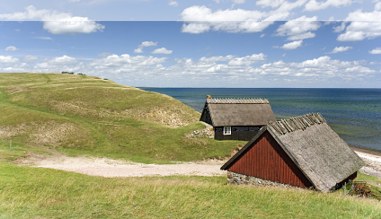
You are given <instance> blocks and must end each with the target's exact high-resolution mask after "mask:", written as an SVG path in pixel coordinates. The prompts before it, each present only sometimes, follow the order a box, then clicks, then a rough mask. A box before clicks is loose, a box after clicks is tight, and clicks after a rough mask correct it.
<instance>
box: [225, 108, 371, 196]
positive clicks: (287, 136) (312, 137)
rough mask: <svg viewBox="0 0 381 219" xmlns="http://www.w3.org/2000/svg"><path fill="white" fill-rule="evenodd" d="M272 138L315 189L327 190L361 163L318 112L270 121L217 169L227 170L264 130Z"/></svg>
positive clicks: (361, 164)
mask: <svg viewBox="0 0 381 219" xmlns="http://www.w3.org/2000/svg"><path fill="white" fill-rule="evenodd" d="M266 130H267V131H269V133H270V134H271V135H272V136H273V137H274V139H275V140H276V141H277V142H278V144H279V145H280V146H281V147H282V149H283V150H284V151H285V152H286V153H287V154H288V156H289V157H290V158H291V160H293V162H294V163H295V164H296V165H297V166H298V167H299V168H300V170H301V171H302V172H303V173H304V175H305V176H306V177H307V178H308V179H309V180H310V182H311V183H312V184H313V185H314V187H315V188H316V189H317V190H320V191H323V192H328V191H330V190H332V189H334V187H335V186H336V184H338V183H340V182H342V181H343V180H345V179H346V178H348V177H349V176H350V175H352V174H353V173H355V172H356V171H358V170H359V169H360V168H361V167H362V166H363V165H364V163H363V161H362V160H361V158H360V157H359V156H358V155H357V154H356V153H355V152H354V151H353V150H352V149H351V148H350V147H349V146H348V145H347V143H345V141H344V140H343V139H341V138H340V137H339V135H338V134H337V133H336V132H335V131H333V130H332V129H331V127H330V126H329V125H328V124H327V123H326V121H325V119H324V118H323V117H322V116H321V115H320V114H317V113H315V114H307V115H304V116H300V117H294V118H290V119H284V120H280V121H276V122H270V123H269V124H268V125H267V126H266V127H264V128H262V130H261V131H260V133H259V134H258V135H257V136H255V137H254V138H253V139H252V140H251V141H250V142H249V143H248V144H247V145H246V146H245V147H244V148H242V149H241V150H240V151H239V152H238V153H237V154H236V155H234V156H233V157H232V158H231V159H230V160H229V161H228V162H227V163H226V164H225V165H224V166H222V167H221V169H224V170H226V169H228V168H229V167H230V166H231V165H232V164H233V163H234V162H235V160H237V159H238V158H239V157H240V156H241V154H244V153H246V151H248V150H249V149H250V148H251V147H252V145H253V144H254V142H255V141H256V140H257V139H258V138H259V137H260V136H261V135H262V134H263V133H264V132H265V131H266Z"/></svg>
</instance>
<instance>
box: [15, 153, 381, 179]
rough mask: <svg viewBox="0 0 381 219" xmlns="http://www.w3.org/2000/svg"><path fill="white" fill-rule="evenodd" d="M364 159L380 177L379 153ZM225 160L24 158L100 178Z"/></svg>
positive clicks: (188, 169) (205, 170)
mask: <svg viewBox="0 0 381 219" xmlns="http://www.w3.org/2000/svg"><path fill="white" fill-rule="evenodd" d="M356 153H357V154H358V155H359V156H360V157H361V158H362V159H363V160H364V161H365V163H366V166H365V167H363V168H362V169H361V171H362V172H364V173H366V174H368V175H373V176H377V177H380V178H381V156H379V155H374V154H369V153H365V152H359V151H356ZM225 162H226V161H219V160H210V161H204V162H188V163H176V164H142V163H132V162H126V161H120V160H112V159H108V158H89V157H67V156H64V155H56V156H52V157H47V158H46V157H45V158H44V157H33V158H29V159H27V160H24V161H23V162H22V163H23V164H28V165H31V166H35V167H41V168H51V169H57V170H64V171H70V172H76V173H82V174H86V175H91V176H102V177H143V176H171V175H192V176H216V175H224V174H225V171H221V170H220V167H221V166H222V165H223V164H224V163H225Z"/></svg>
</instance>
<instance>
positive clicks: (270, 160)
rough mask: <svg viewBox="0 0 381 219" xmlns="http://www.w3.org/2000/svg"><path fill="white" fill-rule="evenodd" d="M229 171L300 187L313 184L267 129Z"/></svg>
mask: <svg viewBox="0 0 381 219" xmlns="http://www.w3.org/2000/svg"><path fill="white" fill-rule="evenodd" d="M253 145H254V146H253V147H251V148H250V149H249V151H247V152H246V153H245V154H243V155H242V156H241V157H240V158H238V160H237V161H236V162H235V163H234V164H233V165H232V166H231V167H230V168H229V171H231V172H235V173H240V174H244V175H247V176H254V177H257V178H261V179H266V180H271V181H275V182H280V183H283V184H289V185H293V186H298V187H303V188H305V187H311V186H312V184H311V183H310V182H309V180H308V179H307V178H306V177H305V176H304V174H303V173H302V172H301V171H300V169H299V168H298V167H297V166H296V165H295V164H294V163H293V162H292V160H291V159H290V158H289V157H288V155H287V154H286V153H285V152H284V151H283V149H282V148H281V147H280V146H279V145H278V143H277V142H276V141H275V140H274V139H273V137H272V136H271V135H270V134H269V133H268V132H267V131H266V132H265V133H263V134H262V136H261V137H260V138H259V139H257V141H255V142H254V143H253Z"/></svg>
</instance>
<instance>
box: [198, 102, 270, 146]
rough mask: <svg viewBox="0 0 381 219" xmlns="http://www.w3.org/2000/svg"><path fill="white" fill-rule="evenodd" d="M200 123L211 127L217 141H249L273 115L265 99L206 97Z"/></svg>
mask: <svg viewBox="0 0 381 219" xmlns="http://www.w3.org/2000/svg"><path fill="white" fill-rule="evenodd" d="M200 121H204V122H206V123H208V124H210V125H212V126H213V129H214V138H215V139H217V140H245V141H249V140H250V139H252V138H253V136H255V134H256V133H257V132H258V131H259V129H260V128H261V127H262V126H264V125H266V124H267V123H268V122H270V121H275V115H274V113H273V111H272V110H271V106H270V103H269V101H268V100H266V99H216V98H212V97H210V96H208V98H207V99H206V102H205V105H204V109H203V111H202V114H201V118H200Z"/></svg>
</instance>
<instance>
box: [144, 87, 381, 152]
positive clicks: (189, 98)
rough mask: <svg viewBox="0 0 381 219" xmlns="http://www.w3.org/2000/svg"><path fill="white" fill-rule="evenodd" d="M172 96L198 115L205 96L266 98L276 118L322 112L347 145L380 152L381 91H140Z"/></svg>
mask: <svg viewBox="0 0 381 219" xmlns="http://www.w3.org/2000/svg"><path fill="white" fill-rule="evenodd" d="M142 89H144V90H149V91H155V92H159V93H163V94H167V95H169V96H172V97H174V98H176V99H178V100H180V101H182V102H183V103H185V104H187V105H189V106H190V107H192V108H194V109H195V110H197V111H199V112H201V110H202V107H203V105H204V102H205V98H206V95H212V96H213V97H220V98H222V97H225V98H267V99H268V100H269V101H270V103H271V107H272V109H273V111H274V113H275V114H276V115H277V117H278V118H284V117H289V116H297V115H302V114H306V113H311V112H319V113H321V114H322V115H323V116H324V117H325V118H326V120H327V121H328V123H329V124H330V125H331V127H332V128H333V129H334V130H335V131H336V132H338V133H339V135H340V136H341V137H342V138H343V139H344V140H346V141H347V142H348V143H349V144H350V145H354V146H357V147H363V148H368V149H375V150H379V151H381V89H325V88H324V89H304V88H297V89H294V88H292V89H291V88H142Z"/></svg>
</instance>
